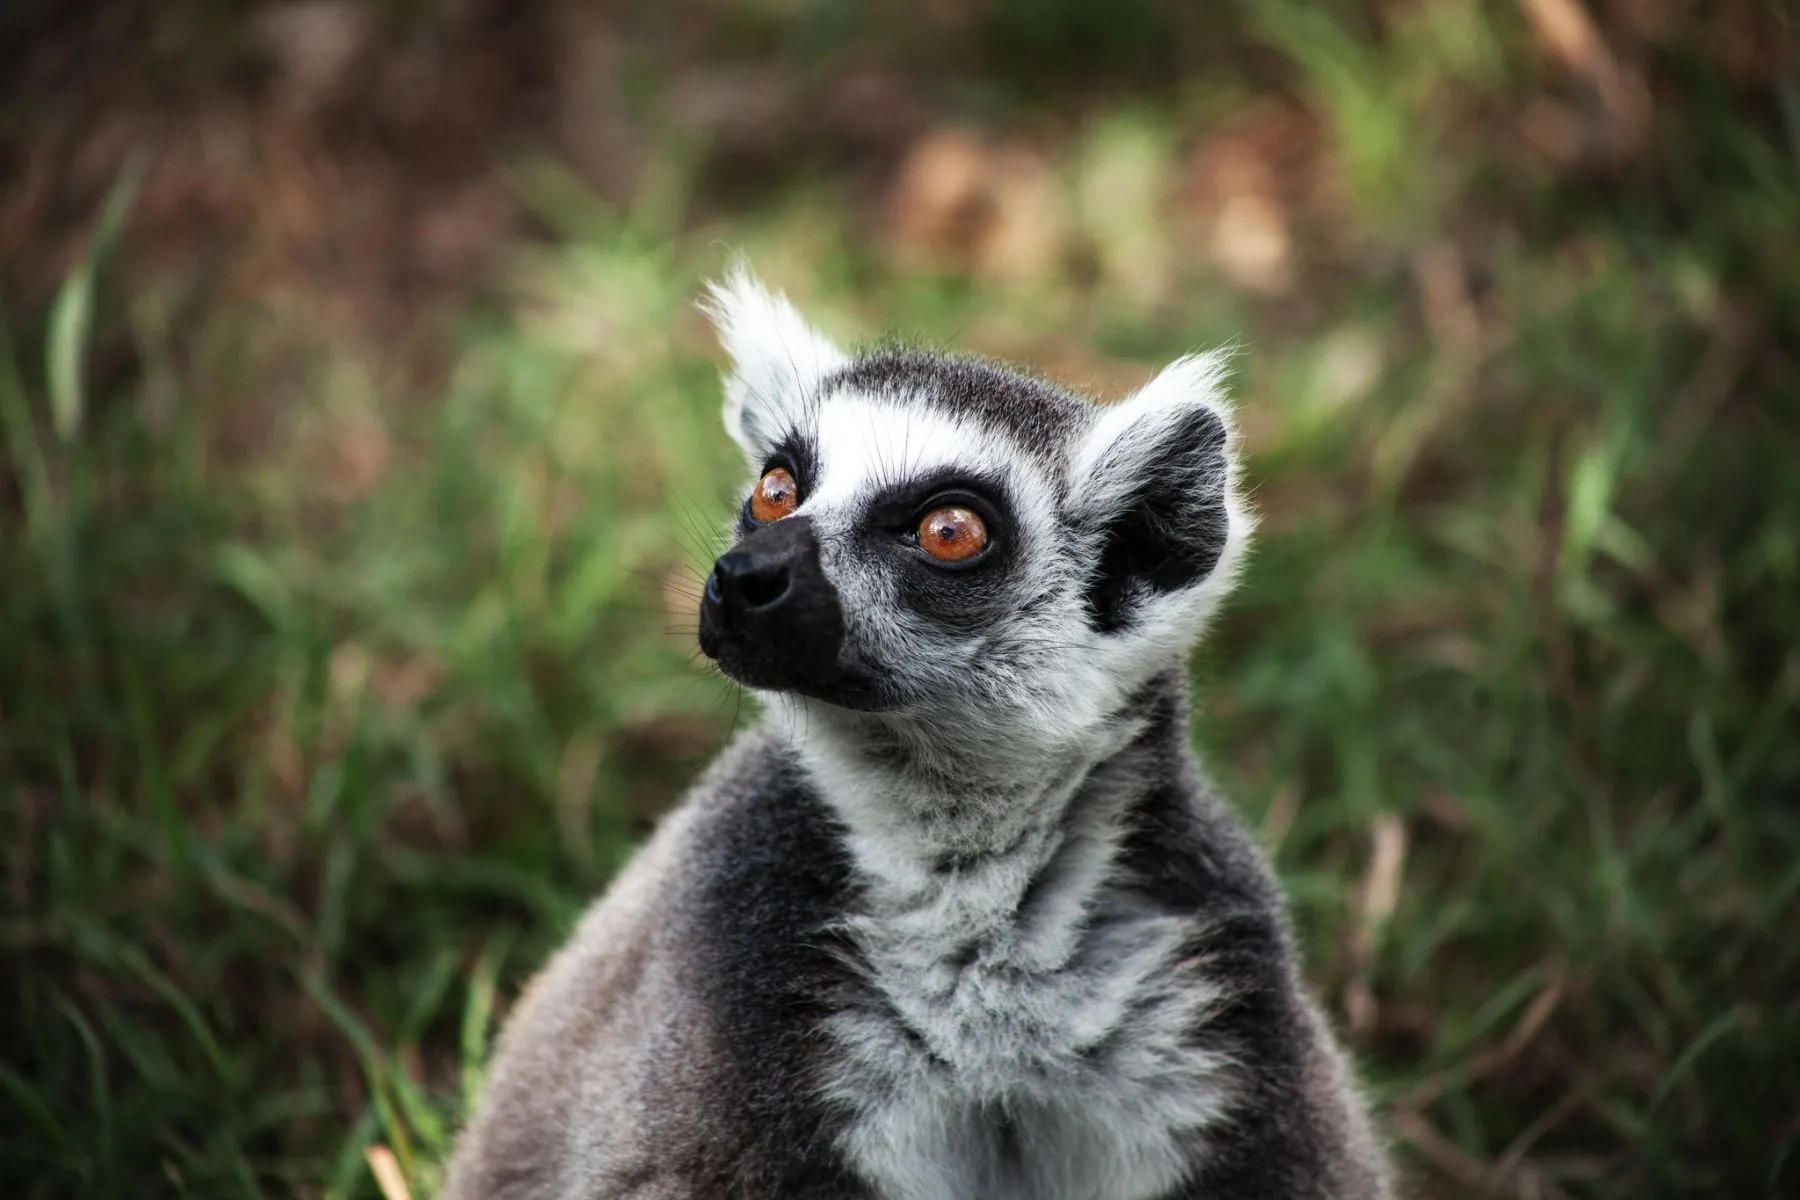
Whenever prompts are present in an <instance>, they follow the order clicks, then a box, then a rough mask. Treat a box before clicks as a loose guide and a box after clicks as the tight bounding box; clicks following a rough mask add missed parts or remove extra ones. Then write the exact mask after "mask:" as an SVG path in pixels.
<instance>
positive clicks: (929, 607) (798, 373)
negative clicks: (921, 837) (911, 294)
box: [700, 277, 1249, 734]
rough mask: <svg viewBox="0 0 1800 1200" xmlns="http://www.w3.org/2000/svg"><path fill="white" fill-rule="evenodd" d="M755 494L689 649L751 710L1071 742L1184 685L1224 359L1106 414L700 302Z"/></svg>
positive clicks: (761, 298)
mask: <svg viewBox="0 0 1800 1200" xmlns="http://www.w3.org/2000/svg"><path fill="white" fill-rule="evenodd" d="M711 307H712V313H713V315H714V317H715V319H716V320H717V322H718V325H719V328H720V331H721V334H722V336H723V339H724V341H725V344H726V346H727V349H728V350H729V351H730V353H731V355H732V357H733V359H734V366H735V372H734V374H733V375H732V376H731V377H730V378H729V379H728V381H727V388H726V390H727V400H726V407H725V421H726V425H727V427H728V428H729V429H730V431H731V433H732V436H733V437H734V438H735V440H736V441H737V442H738V444H739V445H740V446H741V447H742V448H743V450H744V452H745V454H746V456H747V458H748V459H749V461H750V464H751V466H752V468H753V471H754V478H753V481H752V482H751V484H750V486H749V487H748V489H747V490H746V496H745V500H744V503H743V507H742V510H741V512H740V515H739V519H738V523H737V531H736V532H737V539H736V542H735V544H734V545H733V546H732V547H731V549H730V550H728V551H727V552H726V553H725V554H723V555H722V556H721V557H720V558H719V560H718V562H717V564H716V566H715V568H714V570H713V572H712V575H711V577H710V578H709V579H708V581H707V585H706V591H705V596H704V599H703V601H702V605H701V617H700V644H701V647H702V649H703V650H704V651H705V652H706V653H707V654H708V655H709V656H711V657H712V658H713V659H714V660H715V661H716V662H717V663H718V665H719V667H720V669H721V670H723V671H724V672H725V673H726V674H727V675H729V676H730V677H732V678H733V679H736V680H738V681H739V682H741V683H743V684H745V685H746V686H748V687H752V688H756V689H759V690H764V691H773V692H782V693H789V694H795V695H798V696H804V697H810V698H812V699H814V700H818V701H824V702H825V703H827V704H829V705H834V706H837V707H840V708H848V709H857V710H863V711H873V712H893V713H910V714H914V715H924V716H944V717H950V718H954V719H961V720H965V721H967V722H969V728H970V732H971V733H977V734H978V733H980V732H981V731H983V730H984V729H986V730H989V731H992V732H1001V731H1004V730H1008V729H1015V730H1016V729H1018V728H1021V727H1030V728H1033V729H1035V730H1041V731H1042V732H1045V733H1060V732H1064V731H1072V730H1074V729H1078V728H1079V727H1082V726H1085V725H1089V724H1091V723H1092V722H1094V721H1096V720H1101V719H1104V718H1105V716H1106V715H1108V714H1110V713H1111V712H1113V711H1115V710H1116V709H1117V708H1118V706H1119V705H1120V704H1122V703H1123V702H1124V700H1125V698H1126V697H1127V696H1129V694H1130V693H1131V692H1132V691H1133V690H1135V689H1136V688H1137V687H1139V686H1141V685H1142V684H1143V683H1144V682H1145V681H1146V680H1147V679H1148V678H1150V677H1151V676H1152V675H1154V674H1156V673H1157V672H1159V671H1162V670H1166V669H1168V668H1169V667H1170V666H1173V665H1175V664H1176V663H1178V662H1179V659H1180V656H1181V654H1182V653H1183V652H1184V651H1185V650H1186V649H1187V647H1188V646H1189V644H1190V643H1191V642H1192V640H1193V639H1194V637H1195V636H1196V635H1197V634H1198V633H1199V631H1200V627H1201V625H1202V623H1203V621H1204V619H1205V616H1206V614H1207V613H1208V611H1209V610H1210V609H1211V608H1212V606H1213V604H1214V603H1215V602H1216V600H1217V598H1218V596H1219V595H1220V594H1221V593H1222V592H1223V591H1224V590H1225V589H1226V588H1227V587H1228V586H1229V582H1230V576H1231V572H1232V568H1233V566H1234V564H1235V562H1236V560H1237V558H1238V556H1239V553H1240V551H1241V549H1242V546H1243V543H1244V540H1245V537H1246V536H1247V533H1248V526H1249V521H1248V518H1247V516H1246V514H1245V512H1244V510H1243V509H1242V508H1241V507H1240V506H1239V504H1238V502H1237V500H1236V498H1235V494H1234V492H1233V487H1232V482H1233V476H1234V465H1233V459H1232V437H1231V433H1230V427H1229V424H1228V417H1227V416H1226V414H1225V413H1224V412H1223V411H1222V410H1221V409H1220V408H1219V407H1217V392H1216V383H1217V378H1218V375H1219V372H1220V364H1219V361H1218V359H1217V358H1213V357H1203V358H1190V359H1183V360H1181V361H1180V362H1178V363H1176V364H1175V365H1174V366H1172V367H1170V368H1169V369H1168V370H1166V371H1165V372H1163V374H1162V375H1161V376H1159V377H1158V378H1157V379H1156V380H1154V381H1153V382H1152V383H1151V384H1150V385H1149V386H1147V387H1146V388H1145V389H1144V390H1143V391H1141V392H1139V393H1138V394H1137V395H1135V396H1133V397H1131V398H1130V399H1128V400H1126V401H1124V402H1122V403H1121V404H1118V405H1114V406H1110V407H1101V406H1096V405H1092V404H1089V403H1088V402H1086V401H1084V400H1081V399H1078V398H1076V397H1075V396H1072V395H1070V394H1068V393H1066V392H1063V391H1061V390H1060V389H1057V388H1055V387H1052V386H1050V385H1047V384H1044V383H1041V382H1038V381H1036V380H1033V379H1028V378H1026V377H1024V376H1021V375H1018V374H1016V373H1014V372H1011V371H1008V370H1006V369H1004V368H1001V367H997V366H992V365H988V364H984V363H976V362H969V361H965V360H953V359H946V358H941V357H937V356H932V355H923V354H907V353H880V354H875V355H871V356H868V357H863V358H851V357H848V356H846V355H844V354H842V353H841V352H839V351H838V350H836V349H835V348H834V347H832V346H831V345H830V343H828V342H826V341H825V339H824V338H822V337H821V336H820V335H819V334H818V333H817V332H816V331H814V330H813V329H811V328H810V327H809V326H807V325H806V323H805V322H804V321H802V320H801V318H800V317H799V315H798V314H797V313H795V312H794V310H793V309H792V308H791V307H789V306H788V304H787V303H786V301H785V300H783V299H781V298H779V297H774V296H770V295H769V294H768V293H766V292H764V291H763V290H762V289H761V288H760V287H759V286H758V285H756V284H755V283H754V282H752V281H750V280H749V279H747V278H743V277H740V278H737V279H734V280H733V281H732V282H731V283H729V284H728V285H726V286H724V287H721V288H716V289H715V290H714V293H713V296H712V306H711Z"/></svg>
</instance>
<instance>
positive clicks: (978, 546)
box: [919, 506, 988, 563]
mask: <svg viewBox="0 0 1800 1200" xmlns="http://www.w3.org/2000/svg"><path fill="white" fill-rule="evenodd" d="M987 540H988V532H987V526H986V525H985V524H983V523H982V520H981V518H980V517H978V516H976V515H975V513H974V512H973V511H971V510H970V509H966V508H957V507H954V506H952V507H950V508H940V509H937V510H936V511H935V512H931V513H928V514H927V515H926V517H925V519H924V520H923V521H920V522H919V545H920V546H922V547H924V549H925V553H927V554H929V555H931V557H933V558H935V559H937V560H938V561H939V562H947V563H958V562H967V561H968V560H969V559H971V558H974V557H975V556H976V555H977V554H980V553H981V550H982V547H984V546H986V545H987Z"/></svg>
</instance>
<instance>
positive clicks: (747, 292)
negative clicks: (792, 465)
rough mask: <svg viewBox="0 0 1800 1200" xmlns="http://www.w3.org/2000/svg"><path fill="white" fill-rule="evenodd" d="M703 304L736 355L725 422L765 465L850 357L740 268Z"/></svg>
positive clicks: (756, 462)
mask: <svg viewBox="0 0 1800 1200" xmlns="http://www.w3.org/2000/svg"><path fill="white" fill-rule="evenodd" d="M700 307H701V309H702V310H703V311H704V312H705V313H706V315H707V316H708V317H710V318H711V319H712V323H713V326H714V328H716V329H717V330H718V331H719V341H720V342H721V343H722V344H723V345H724V347H725V352H726V353H727V354H729V355H730V356H731V373H730V374H728V375H727V376H726V377H725V429H726V432H728V433H730V434H731V438H732V440H733V441H735V442H736V443H737V444H738V445H739V447H741V448H742V449H743V451H744V454H745V455H746V456H747V457H748V458H749V459H750V461H751V465H752V466H754V467H760V466H761V465H762V464H763V462H764V460H765V459H767V457H768V455H769V454H770V452H771V451H773V450H774V448H775V446H776V445H777V444H779V443H780V441H781V440H782V438H784V437H785V436H787V434H788V433H789V432H791V431H792V430H793V429H794V428H795V427H796V426H798V425H799V424H800V423H801V418H802V416H803V415H804V411H805V406H806V405H807V404H808V403H809V402H810V400H811V399H812V397H813V395H814V393H815V392H816V391H817V389H818V386H819V382H820V381H821V380H822V379H824V378H825V377H826V376H827V375H829V374H831V372H833V371H835V370H837V369H838V368H840V367H842V366H844V365H845V364H847V363H848V362H849V361H850V360H849V358H848V357H847V356H846V355H845V354H844V352H843V351H841V350H839V349H838V348H837V347H836V346H834V345H832V344H831V343H830V342H829V341H827V340H826V338H825V336H824V335H823V334H821V333H820V332H819V331H818V330H816V329H814V328H813V327H812V326H811V325H809V324H807V323H806V319H805V318H804V317H802V316H801V315H800V314H799V313H798V312H796V311H795V310H794V306H793V305H792V304H789V303H788V300H787V297H786V296H783V295H782V294H781V293H779V292H773V293H772V292H770V291H769V290H768V289H767V288H765V287H763V285H762V284H761V283H760V282H758V281H757V279H756V278H755V277H754V276H753V275H751V274H750V273H749V272H748V271H747V270H745V269H743V268H741V267H740V268H738V269H736V270H734V271H733V272H732V273H731V274H730V275H729V276H727V277H726V279H725V280H724V282H722V283H714V284H711V285H709V286H708V287H707V289H706V299H705V300H703V301H702V302H701V305H700Z"/></svg>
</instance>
